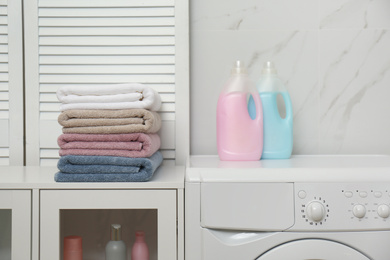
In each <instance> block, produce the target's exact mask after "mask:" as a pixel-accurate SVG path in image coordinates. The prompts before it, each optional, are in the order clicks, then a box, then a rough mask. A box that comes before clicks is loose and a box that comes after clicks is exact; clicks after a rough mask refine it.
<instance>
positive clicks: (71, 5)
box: [24, 0, 189, 165]
mask: <svg viewBox="0 0 390 260" xmlns="http://www.w3.org/2000/svg"><path fill="white" fill-rule="evenodd" d="M177 5H179V7H178V6H177ZM24 8H25V10H24V15H25V39H26V44H27V45H28V46H27V47H26V54H25V55H26V56H25V63H26V87H25V89H26V107H27V109H26V158H27V160H26V162H27V165H53V164H56V163H57V160H58V146H57V138H58V136H59V135H60V134H61V133H62V130H61V126H60V125H59V124H58V122H57V118H58V115H59V113H60V112H59V102H58V101H57V97H56V91H57V89H58V88H59V87H61V86H65V85H73V86H90V87H93V86H96V85H100V84H116V83H126V82H139V83H143V84H147V85H149V86H150V87H152V88H154V89H155V90H156V91H158V92H159V93H160V95H161V97H162V101H163V105H162V108H161V109H160V111H159V113H160V115H161V117H162V119H163V126H162V129H161V131H160V133H159V134H160V136H161V139H162V146H161V152H162V153H163V155H164V159H166V160H168V161H172V162H175V160H176V159H177V158H176V157H177V154H183V151H184V154H185V153H187V151H185V150H188V142H189V140H188V142H187V141H186V140H185V141H184V142H181V141H179V146H180V147H183V148H179V150H177V143H178V142H177V140H176V127H179V125H180V124H182V123H181V122H180V120H181V118H183V119H184V122H183V125H184V129H185V131H187V132H188V127H189V123H188V122H189V120H188V22H187V20H188V10H186V9H188V1H178V2H177V3H176V2H175V1H174V0H110V1H107V0H94V1H92V0H89V1H88V0H29V1H25V3H24ZM178 10H184V12H182V11H180V12H178ZM178 21H184V22H182V23H181V24H180V25H178ZM179 32H184V34H183V33H180V35H179ZM183 54H184V55H183ZM179 57H180V58H179ZM182 57H183V58H182ZM180 64H181V65H180ZM179 66H180V68H179ZM180 74H181V75H180ZM179 82H181V83H180V84H181V86H178V83H179ZM178 88H181V89H180V90H178ZM178 97H180V98H178ZM178 99H179V100H178ZM180 103H183V104H184V106H185V107H183V108H184V111H187V112H184V113H183V112H182V111H181V112H180V113H177V112H176V110H177V108H178V104H179V105H180ZM180 106H182V105H180ZM186 117H187V118H186ZM178 119H179V121H177V120H178ZM179 123H180V124H179ZM182 128H183V126H182ZM185 138H187V139H189V138H188V135H187V136H186V137H185ZM180 149H182V150H183V151H180Z"/></svg>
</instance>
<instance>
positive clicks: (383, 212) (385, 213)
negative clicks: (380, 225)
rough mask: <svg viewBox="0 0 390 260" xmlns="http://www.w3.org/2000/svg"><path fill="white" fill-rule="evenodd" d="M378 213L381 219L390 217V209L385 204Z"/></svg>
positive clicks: (380, 206) (379, 208) (379, 207)
mask: <svg viewBox="0 0 390 260" xmlns="http://www.w3.org/2000/svg"><path fill="white" fill-rule="evenodd" d="M377 212H378V215H379V216H380V217H381V218H388V217H389V216H390V207H389V206H388V205H385V204H382V205H379V206H378V210H377Z"/></svg>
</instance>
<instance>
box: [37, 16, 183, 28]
mask: <svg viewBox="0 0 390 260" xmlns="http://www.w3.org/2000/svg"><path fill="white" fill-rule="evenodd" d="M38 22H39V26H40V27H74V28H75V27H113V26H116V27H125V26H143V27H144V26H157V27H161V26H162V25H164V26H174V24H175V19H174V17H169V16H168V17H105V18H94V17H88V18H83V17H78V18H75V17H72V18H67V17H50V18H39V20H38Z"/></svg>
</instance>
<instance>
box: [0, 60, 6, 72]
mask: <svg viewBox="0 0 390 260" xmlns="http://www.w3.org/2000/svg"><path fill="white" fill-rule="evenodd" d="M0 72H8V63H1V62H0Z"/></svg>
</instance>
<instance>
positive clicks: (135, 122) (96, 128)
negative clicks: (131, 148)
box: [58, 109, 161, 134]
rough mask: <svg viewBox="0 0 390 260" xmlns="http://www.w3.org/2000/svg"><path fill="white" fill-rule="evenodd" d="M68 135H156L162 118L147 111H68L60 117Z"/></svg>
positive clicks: (64, 130) (59, 119)
mask: <svg viewBox="0 0 390 260" xmlns="http://www.w3.org/2000/svg"><path fill="white" fill-rule="evenodd" d="M58 123H59V124H60V125H62V126H63V128H62V132H63V133H66V134H71V133H72V134H125V133H156V132H157V131H158V130H160V128H161V117H160V115H159V114H158V113H157V112H152V111H149V110H146V109H122V110H102V109H88V110H66V111H63V112H62V113H61V114H60V115H59V117H58Z"/></svg>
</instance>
